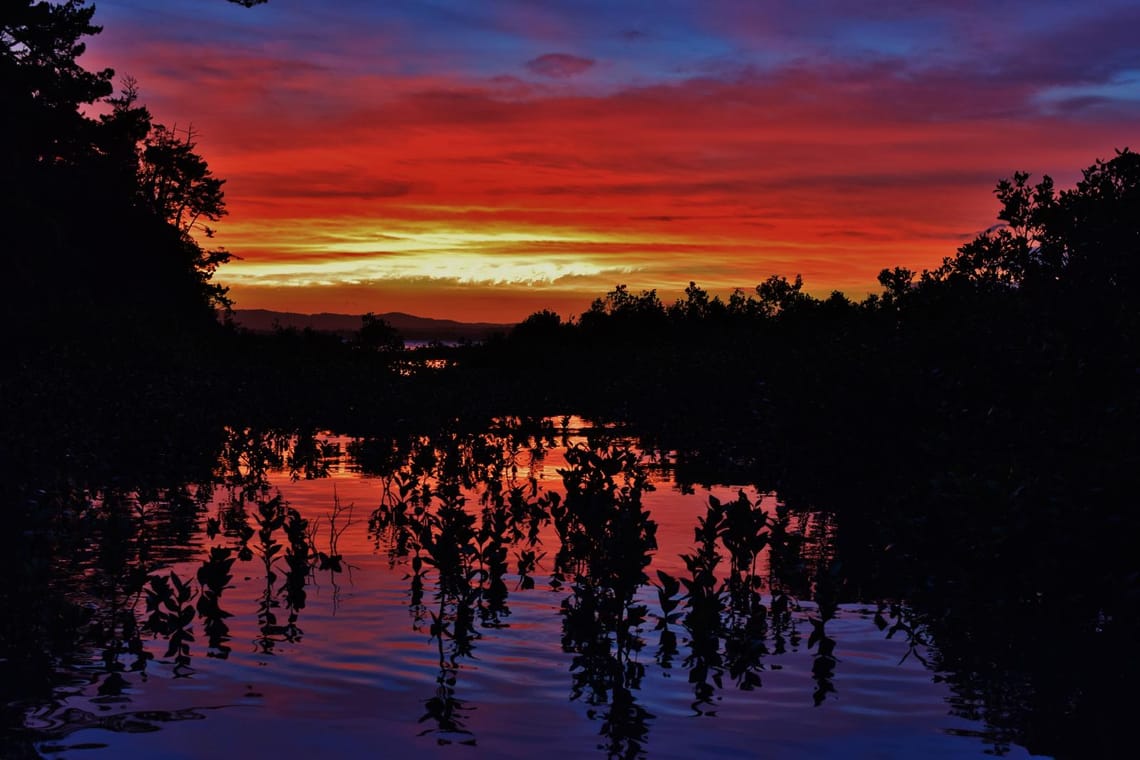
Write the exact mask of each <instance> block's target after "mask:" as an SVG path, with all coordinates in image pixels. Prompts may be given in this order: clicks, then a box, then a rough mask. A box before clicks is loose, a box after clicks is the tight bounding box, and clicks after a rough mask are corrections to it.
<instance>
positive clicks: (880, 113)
mask: <svg viewBox="0 0 1140 760" xmlns="http://www.w3.org/2000/svg"><path fill="white" fill-rule="evenodd" d="M326 5H328V6H334V7H326ZM850 5H852V4H850V3H840V2H834V1H827V0H815V1H813V2H808V3H804V4H797V7H796V10H789V9H788V7H787V6H788V4H785V3H756V2H744V1H743V0H706V1H705V2H700V3H697V2H680V1H679V0H670V1H668V2H657V3H647V2H624V3H623V2H616V3H615V2H601V0H588V1H587V0H583V1H582V2H570V0H565V1H564V2H554V1H553V0H548V1H547V2H529V3H524V2H519V1H518V0H511V1H508V0H497V1H496V2H486V3H478V4H473V3H467V2H459V1H458V0H454V1H451V2H444V1H441V2H436V3H430V4H429V3H426V2H391V3H384V4H378V3H366V2H363V0H361V1H360V2H357V1H356V0H352V1H347V0H346V1H345V2H338V3H334V4H324V3H315V2H311V0H297V1H295V2H289V0H270V2H269V3H268V4H265V5H262V6H259V7H257V8H254V9H248V10H247V9H244V8H241V7H239V6H237V5H232V4H230V3H225V2H222V0H214V1H213V2H203V1H202V0H198V1H197V2H193V3H192V2H189V0H184V1H183V2H170V3H163V4H161V5H156V4H153V3H149V2H142V0H118V2H113V1H111V0H108V1H107V2H103V3H99V4H98V8H99V11H98V13H97V14H96V21H97V22H99V23H102V24H103V25H104V27H105V31H104V33H103V34H102V35H100V36H99V37H97V38H95V39H93V40H92V41H91V43H90V46H89V51H90V52H89V53H88V56H87V58H86V59H85V61H87V62H88V64H89V66H91V67H95V66H102V65H110V66H112V67H114V68H115V69H116V70H117V71H118V72H119V73H121V74H130V75H132V76H134V77H135V78H136V79H137V80H138V81H139V85H140V88H141V92H142V99H143V101H144V102H145V103H147V104H148V106H149V107H150V108H151V111H152V112H153V113H154V115H155V117H156V119H157V120H158V121H161V122H164V123H166V124H168V125H170V124H177V125H179V127H185V126H187V125H190V124H192V125H193V128H194V131H195V133H196V134H197V135H198V137H197V140H198V147H199V150H200V152H202V153H203V154H204V155H205V157H206V158H207V159H208V160H209V162H210V165H211V167H212V168H213V169H214V171H215V173H216V174H217V175H219V176H221V177H224V178H226V179H227V184H226V186H225V189H226V199H227V203H228V206H229V210H230V214H229V216H228V217H226V218H225V219H224V220H223V221H222V222H220V223H219V224H218V225H217V227H218V234H217V242H218V243H219V244H221V245H224V246H225V247H226V248H228V249H229V250H230V251H231V252H232V253H234V254H236V255H237V256H238V257H240V260H237V261H235V262H233V263H231V264H228V265H226V266H225V267H223V268H222V269H221V270H220V271H219V273H218V275H217V278H218V280H219V281H221V282H223V283H225V284H227V285H229V286H230V288H231V296H232V297H233V298H234V299H235V301H236V306H237V307H238V308H272V309H279V310H292V311H303V312H316V311H335V312H349V313H359V312H365V311H375V312H385V311H394V310H399V311H407V312H411V313H415V314H420V315H424V316H435V317H449V318H456V319H466V320H494V321H515V320H519V319H521V318H523V317H525V316H526V315H527V314H529V313H531V312H533V311H535V310H538V309H542V308H552V309H554V310H556V311H558V312H560V313H561V314H562V315H563V316H570V315H575V314H578V313H580V312H581V311H582V310H584V309H585V308H586V307H587V306H588V304H589V302H590V300H592V299H593V298H594V297H596V296H599V295H602V294H603V293H604V292H605V291H607V290H609V289H611V288H612V287H613V286H614V285H616V284H618V283H626V284H628V286H629V287H630V288H631V289H632V290H641V289H648V288H656V289H657V290H658V292H659V294H660V295H661V296H662V298H663V300H665V301H666V302H668V301H670V300H672V299H673V298H676V297H679V296H680V294H681V291H682V290H683V288H684V287H685V285H686V284H687V283H688V282H689V280H695V281H697V283H698V284H700V285H702V286H704V287H705V288H707V289H709V290H710V291H713V292H715V293H720V294H722V295H727V294H728V293H729V292H731V290H732V289H733V288H737V287H739V288H743V289H745V290H751V289H752V288H753V287H754V286H755V285H756V283H758V282H760V281H762V280H763V279H765V278H766V277H767V276H768V275H770V274H775V273H778V274H785V275H788V276H789V277H790V276H792V275H795V274H797V273H801V274H802V275H803V276H804V279H805V282H806V285H807V287H808V289H809V290H811V291H812V292H813V293H815V294H817V295H825V294H827V293H828V292H830V291H831V290H832V289H836V288H838V289H841V290H843V291H844V292H846V293H847V294H848V295H849V296H852V297H861V296H863V295H864V294H866V293H867V292H870V291H874V290H877V289H878V288H877V285H876V282H875V276H876V274H877V273H878V271H879V270H880V269H882V268H884V267H889V266H896V265H901V266H907V267H910V268H913V269H921V268H923V267H930V266H933V265H936V264H937V263H938V262H939V261H940V260H941V259H942V257H944V256H947V255H951V254H952V253H953V251H954V250H955V248H956V247H957V246H958V245H961V244H962V243H963V242H965V241H966V240H968V239H970V238H971V237H972V236H973V235H974V234H976V233H977V232H978V231H980V230H982V229H984V228H986V227H988V226H990V225H991V224H992V223H993V222H994V215H995V213H996V210H997V207H996V203H995V201H994V199H993V196H992V193H991V191H992V188H993V185H994V183H995V182H996V181H997V180H998V179H999V178H1001V177H1004V176H1008V175H1009V174H1011V173H1012V172H1013V171H1014V170H1017V169H1025V170H1027V171H1031V172H1033V173H1034V174H1035V175H1037V174H1041V173H1048V174H1052V175H1053V176H1054V178H1055V179H1057V180H1058V182H1059V183H1060V184H1062V185H1066V184H1071V183H1072V182H1073V181H1075V180H1076V179H1077V178H1078V177H1079V169H1080V168H1082V167H1085V166H1087V165H1089V164H1091V163H1092V162H1093V160H1094V159H1095V158H1098V157H1109V156H1111V155H1112V151H1113V149H1114V148H1122V147H1125V146H1129V145H1131V147H1133V148H1135V147H1137V145H1136V142H1137V141H1136V140H1135V139H1134V138H1135V137H1136V133H1137V132H1136V125H1137V124H1140V86H1138V85H1137V81H1138V80H1140V52H1138V50H1140V46H1137V45H1135V41H1134V35H1133V30H1135V29H1137V28H1140V8H1138V7H1137V6H1136V5H1135V3H1133V2H1121V3H1119V4H1118V5H1116V6H1115V7H1114V6H1113V4H1112V3H1098V4H1081V5H1080V6H1078V7H1072V4H1070V3H1067V2H1066V3H1061V2H1054V3H1050V2H1035V3H1029V2H1010V3H1000V4H997V6H998V7H997V8H996V9H994V8H991V7H990V6H991V5H993V4H992V3H985V4H984V3H980V2H979V3H974V2H958V3H945V2H940V3H927V4H924V3H884V4H881V5H880V6H879V9H878V10H877V11H876V12H875V13H873V14H871V15H867V14H854V13H852V12H851V11H850V10H849V6H850ZM1094 5H1095V6H1096V7H1095V8H1094V7H1093V6H1094ZM1130 141H1131V142H1130Z"/></svg>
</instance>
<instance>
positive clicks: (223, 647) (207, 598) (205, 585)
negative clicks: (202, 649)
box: [197, 546, 237, 660]
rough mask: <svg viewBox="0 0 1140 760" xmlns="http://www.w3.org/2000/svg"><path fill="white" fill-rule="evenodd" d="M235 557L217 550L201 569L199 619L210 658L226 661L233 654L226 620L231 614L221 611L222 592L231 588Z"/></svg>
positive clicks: (214, 550)
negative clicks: (204, 633)
mask: <svg viewBox="0 0 1140 760" xmlns="http://www.w3.org/2000/svg"><path fill="white" fill-rule="evenodd" d="M236 559H237V557H236V556H234V552H233V550H232V549H229V548H226V547H220V546H214V547H211V549H210V554H209V556H208V557H207V558H206V559H205V560H204V561H203V562H202V564H201V566H200V567H199V568H198V573H197V576H198V586H199V588H200V589H201V591H200V593H199V595H198V604H197V610H198V616H199V617H200V618H201V619H202V627H203V629H204V630H205V632H206V638H207V644H206V646H207V650H206V656H207V657H216V658H218V659H222V660H224V659H226V658H227V657H229V654H230V646H229V644H228V643H227V642H228V641H229V640H230V636H229V633H230V628H229V625H228V624H227V623H226V619H227V618H229V617H231V614H230V613H229V612H227V611H226V610H224V609H222V606H221V598H222V592H224V591H225V590H226V589H228V588H232V586H230V585H229V583H230V581H231V580H233V575H232V574H231V572H230V570H231V569H232V568H233V565H234V561H235V560H236Z"/></svg>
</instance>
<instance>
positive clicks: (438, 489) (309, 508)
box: [0, 420, 1028, 760]
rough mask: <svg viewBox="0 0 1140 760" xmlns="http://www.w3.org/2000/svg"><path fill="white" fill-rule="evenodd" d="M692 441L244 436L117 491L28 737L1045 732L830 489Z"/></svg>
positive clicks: (934, 743)
mask: <svg viewBox="0 0 1140 760" xmlns="http://www.w3.org/2000/svg"><path fill="white" fill-rule="evenodd" d="M564 422H565V421H564ZM670 465H671V459H670V456H669V454H668V453H654V452H646V451H643V450H642V448H641V447H640V446H639V445H638V442H637V441H635V440H622V439H615V438H609V439H606V438H604V437H601V438H599V436H598V435H597V434H596V432H595V434H594V435H593V436H591V435H590V431H588V430H583V429H582V426H581V422H580V421H577V420H575V421H573V424H565V425H563V426H561V427H559V426H557V425H553V426H552V427H550V428H548V429H547V431H546V432H545V433H540V434H538V435H532V434H530V433H521V432H519V431H511V430H505V431H504V430H499V431H496V432H494V433H491V434H484V435H480V436H472V437H468V438H463V437H461V436H453V437H451V438H450V439H448V440H443V441H440V440H429V439H426V438H424V439H420V440H418V441H414V442H412V443H411V444H409V445H408V446H406V447H399V446H391V445H390V444H388V443H386V442H384V443H377V442H369V441H361V440H357V439H352V438H348V437H343V436H335V435H332V434H321V435H319V436H316V437H314V438H309V439H306V440H304V441H298V440H297V439H291V440H289V441H282V440H278V441H276V442H269V443H267V442H265V441H261V440H257V439H256V438H255V437H254V436H249V435H241V434H235V435H233V436H232V437H231V440H230V442H229V444H228V447H227V449H226V451H225V452H224V453H223V457H222V461H221V463H220V464H219V466H218V468H217V469H216V471H215V473H214V477H213V479H212V482H210V483H198V484H194V485H191V486H185V487H183V488H180V489H176V490H170V491H162V492H154V493H138V492H125V493H116V492H114V491H111V490H107V491H104V492H98V493H93V492H90V491H88V492H86V493H84V494H83V495H82V497H81V501H82V504H78V505H77V504H64V505H63V506H62V507H60V508H61V509H62V510H63V511H64V512H66V513H67V515H66V517H67V520H70V521H72V522H71V523H68V524H67V526H65V528H57V529H58V530H60V531H61V532H63V533H66V534H67V535H63V536H62V537H56V539H55V548H56V554H55V558H54V560H53V562H54V567H53V568H52V573H51V579H50V581H49V582H48V585H47V587H45V588H44V589H43V590H42V592H37V593H43V594H47V595H48V596H49V597H54V596H58V597H59V599H60V600H61V601H60V602H59V603H58V604H59V606H60V609H61V610H65V611H64V612H60V613H59V615H63V616H69V617H68V618H67V619H68V620H70V621H71V623H69V625H70V626H71V627H72V629H71V630H70V631H69V632H68V633H67V634H66V635H62V636H59V638H61V639H63V640H64V643H61V644H60V645H58V646H55V647H54V648H52V650H51V652H50V654H51V660H50V666H49V667H48V668H47V669H46V670H38V671H37V670H35V669H34V668H31V667H29V671H30V672H33V673H39V674H41V675H42V674H44V673H45V672H46V673H49V674H50V675H48V676H47V679H48V681H49V683H47V684H44V685H43V688H40V687H39V685H37V686H35V687H31V686H30V687H29V688H28V689H26V690H25V691H26V693H21V691H20V689H19V688H8V689H7V690H6V691H5V694H6V695H8V697H9V703H8V704H7V705H6V707H5V712H4V717H5V721H6V725H5V726H4V728H5V729H6V733H5V734H4V739H3V742H4V743H2V744H0V749H2V750H4V752H6V753H8V754H10V755H12V756H29V757H34V756H36V755H37V754H38V755H39V756H43V757H50V758H90V759H91V760H95V759H97V758H121V757H139V758H205V757H221V756H233V757H241V758H282V757H302V756H307V755H314V754H317V753H320V754H323V755H326V756H339V757H405V756H419V757H423V756H432V757H434V756H440V757H449V758H464V757H470V758H474V757H520V758H522V757H526V758H533V757H544V758H556V757H568V758H569V757H652V758H657V757H662V758H665V757H677V758H693V757H718V756H719V757H777V758H780V757H789V758H800V757H803V758H809V757H810V758H818V757H836V758H838V757H880V758H893V757H898V758H903V757H947V758H949V757H977V756H983V755H985V754H986V753H989V754H992V753H994V751H995V750H996V751H997V752H999V753H1004V754H1005V756H1007V757H1026V756H1028V753H1027V752H1026V751H1025V750H1024V749H1023V748H1021V747H1019V746H1017V745H1016V744H1010V743H1009V742H1007V741H1004V740H1002V739H1001V737H999V736H997V735H995V733H994V731H993V730H992V729H991V728H990V727H988V726H987V725H986V724H985V723H984V722H983V721H982V720H980V719H978V716H976V715H971V711H970V710H969V709H968V706H963V704H962V697H961V695H960V694H957V693H955V691H953V690H952V688H951V686H950V685H949V683H948V681H947V679H946V678H944V677H943V674H942V673H939V672H937V671H936V670H935V669H933V668H934V666H933V665H932V662H933V661H936V660H937V657H936V655H937V651H936V646H937V645H936V642H933V641H931V640H929V638H928V637H925V636H924V635H923V632H922V631H921V629H920V627H919V626H917V625H916V624H914V623H913V621H912V620H911V618H910V617H908V610H907V606H906V601H905V600H887V601H883V600H878V601H868V600H867V599H861V598H859V594H858V593H856V592H855V591H854V590H850V589H845V587H843V586H842V584H839V583H838V582H833V581H834V579H835V578H837V577H838V575H837V574H838V573H839V572H840V569H839V568H838V567H837V566H835V565H836V564H837V563H833V562H832V561H831V548H830V547H831V546H832V544H833V543H834V538H835V536H834V526H833V525H831V524H830V523H829V520H828V518H827V517H826V515H824V514H822V513H816V512H805V511H801V512H795V513H793V512H790V511H789V510H786V509H784V507H783V505H782V504H781V502H780V501H779V499H778V498H777V496H776V495H775V494H771V493H761V492H758V491H756V490H755V489H754V488H753V487H752V486H750V485H747V484H724V485H711V486H709V487H703V486H692V485H690V484H684V485H683V486H681V485H678V484H677V482H676V479H675V476H674V472H673V470H672V468H671V466H670ZM710 497H711V498H712V502H711V503H712V504H714V505H716V504H718V503H719V504H720V505H721V507H720V509H721V510H722V512H721V513H719V516H718V513H715V508H714V510H713V511H710ZM730 520H731V521H732V522H731V526H730ZM75 521H78V523H80V524H79V525H78V526H77V525H76V524H75ZM718 525H719V526H720V527H719V528H718V527H717V526H718ZM69 531H70V533H68V532H69ZM829 579H831V580H829ZM6 614H7V613H6ZM8 664H9V665H11V663H8ZM17 672H18V671H17ZM13 694H15V695H16V697H17V698H13V697H12V695H13ZM8 754H6V755H5V756H8Z"/></svg>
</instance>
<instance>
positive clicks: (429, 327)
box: [233, 309, 514, 340]
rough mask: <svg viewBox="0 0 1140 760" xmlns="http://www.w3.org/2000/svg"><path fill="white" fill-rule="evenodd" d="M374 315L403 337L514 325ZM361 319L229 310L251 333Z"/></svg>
mask: <svg viewBox="0 0 1140 760" xmlns="http://www.w3.org/2000/svg"><path fill="white" fill-rule="evenodd" d="M375 316H376V317H377V318H378V319H383V320H384V321H386V322H387V323H388V324H390V325H392V327H393V328H395V329H396V331H397V332H399V333H400V335H401V336H402V337H403V338H404V339H405V340H482V339H485V338H487V337H488V336H490V335H492V334H493V333H497V332H507V331H508V330H510V329H511V328H512V327H513V326H514V325H513V324H500V323H496V322H460V321H458V320H454V319H436V318H434V317H417V316H416V315H414V314H408V313H406V312H402V311H389V312H385V313H383V314H376V315H375ZM362 318H363V315H362V314H341V313H337V312H328V311H322V312H318V313H316V314H303V313H300V312H292V311H274V310H272V309H234V310H233V319H234V322H235V323H237V324H238V325H239V326H241V327H244V328H245V329H247V330H252V331H253V332H271V331H273V330H275V329H277V328H278V327H283V328H287V329H288V328H296V329H298V330H304V329H310V330H316V331H318V332H331V333H339V334H349V333H355V332H356V331H357V330H359V329H360V325H361V320H362Z"/></svg>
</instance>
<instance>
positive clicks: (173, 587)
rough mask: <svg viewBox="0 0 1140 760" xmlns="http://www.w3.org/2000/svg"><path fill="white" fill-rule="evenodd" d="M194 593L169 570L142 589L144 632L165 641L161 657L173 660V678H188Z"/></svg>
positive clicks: (155, 576) (155, 577)
mask: <svg viewBox="0 0 1140 760" xmlns="http://www.w3.org/2000/svg"><path fill="white" fill-rule="evenodd" d="M195 595H196V592H195V591H194V589H193V588H192V587H191V586H190V584H189V583H187V582H184V581H183V580H182V579H181V578H180V577H179V576H178V574H177V573H175V572H174V571H173V570H172V571H170V573H169V574H167V575H154V576H151V578H150V582H149V583H148V584H147V588H146V611H147V613H148V615H147V618H146V622H145V623H144V624H143V628H144V630H146V631H148V632H150V633H152V634H154V635H155V636H159V637H161V638H163V639H165V640H166V641H167V647H166V654H165V655H163V656H164V657H173V658H174V676H175V677H176V678H181V677H185V676H187V675H189V674H190V673H191V670H190V642H191V641H193V640H194V633H193V630H192V628H191V625H192V623H193V622H194V606H193V605H192V604H191V601H192V600H193V599H194V596H195Z"/></svg>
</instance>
